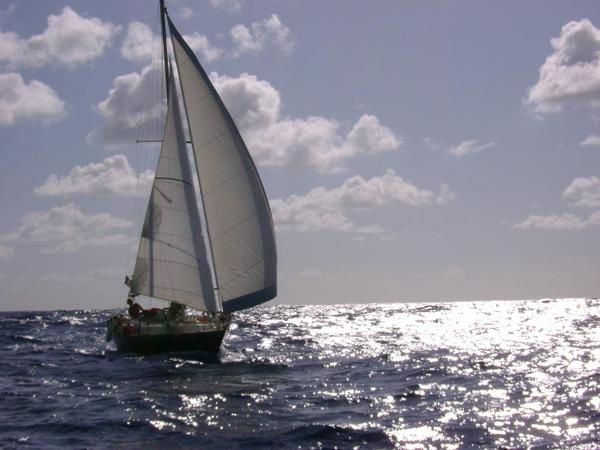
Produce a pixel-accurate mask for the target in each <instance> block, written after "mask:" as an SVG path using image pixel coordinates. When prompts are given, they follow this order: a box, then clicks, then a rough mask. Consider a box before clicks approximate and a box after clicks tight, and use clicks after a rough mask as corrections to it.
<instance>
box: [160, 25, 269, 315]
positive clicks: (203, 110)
mask: <svg viewBox="0 0 600 450" xmlns="http://www.w3.org/2000/svg"><path fill="white" fill-rule="evenodd" d="M169 28H170V30H171V38H172V42H173V48H174V52H175V58H176V61H177V68H178V70H179V79H180V83H181V91H182V93H183V100H184V104H185V108H186V113H187V118H188V125H189V129H190V137H191V140H192V147H193V150H194V156H195V162H196V169H197V171H198V178H199V180H200V193H201V195H202V199H203V203H204V210H205V217H206V222H207V230H208V238H209V241H210V246H211V250H212V257H213V263H214V270H215V274H216V281H217V288H218V290H219V294H220V299H221V301H222V304H223V310H224V311H225V312H229V311H236V310H240V309H244V308H248V307H251V306H254V305H257V304H259V303H262V302H265V301H267V300H270V299H272V298H273V297H275V295H276V293H277V281H276V280H277V274H276V270H277V255H276V249H275V233H274V228H273V220H272V217H271V211H270V208H269V204H268V201H267V197H266V195H265V192H264V189H263V186H262V183H261V181H260V178H259V176H258V173H257V171H256V168H255V166H254V163H253V161H252V158H251V157H250V154H249V153H248V150H247V148H246V145H245V144H244V141H243V140H242V137H241V136H240V133H239V131H238V129H237V127H236V126H235V124H234V122H233V120H232V119H231V116H230V115H229V112H228V111H227V109H226V108H225V106H224V105H223V102H222V101H221V99H220V97H219V95H218V94H217V91H216V90H215V88H214V86H213V85H212V83H211V82H210V80H209V78H208V76H207V75H206V72H205V71H204V69H203V68H202V67H201V66H200V63H199V62H198V60H197V59H196V57H195V55H194V53H193V52H192V50H191V49H190V47H189V46H188V45H187V44H186V42H185V41H184V40H183V38H182V37H181V35H180V34H179V32H178V31H177V30H176V28H175V27H174V26H173V23H172V22H171V21H170V20H169Z"/></svg>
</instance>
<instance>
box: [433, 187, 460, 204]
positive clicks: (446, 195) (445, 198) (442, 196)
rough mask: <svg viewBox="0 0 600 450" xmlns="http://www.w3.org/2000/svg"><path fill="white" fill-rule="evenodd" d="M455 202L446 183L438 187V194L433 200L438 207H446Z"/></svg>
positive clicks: (452, 193) (453, 195)
mask: <svg viewBox="0 0 600 450" xmlns="http://www.w3.org/2000/svg"><path fill="white" fill-rule="evenodd" d="M454 200H456V194H455V193H454V192H452V191H451V190H450V188H449V187H448V185H447V184H446V183H442V186H441V187H440V193H439V194H438V196H437V197H436V198H435V202H436V203H437V204H438V205H447V204H449V203H452V202H453V201H454Z"/></svg>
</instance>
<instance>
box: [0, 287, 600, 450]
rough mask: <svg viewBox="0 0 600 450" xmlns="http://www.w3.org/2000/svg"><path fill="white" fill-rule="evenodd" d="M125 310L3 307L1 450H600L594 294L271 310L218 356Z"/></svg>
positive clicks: (242, 320) (238, 328)
mask: <svg viewBox="0 0 600 450" xmlns="http://www.w3.org/2000/svg"><path fill="white" fill-rule="evenodd" d="M112 313H114V311H53V312H14V313H13V312H10V313H0V447H2V448H49V449H52V448H57V449H58V448H60V449H64V448H149V449H151V448H202V449H253V448H257V449H266V448H285V449H288V448H289V449H297V448H327V449H332V448H340V449H346V448H369V449H370V448H373V449H387V448H401V449H429V448H435V449H437V448H448V449H460V448H469V449H471V448H510V449H512V448H560V449H565V448H576V449H596V448H599V447H600V370H599V369H600V301H599V300H597V299H547V300H535V301H534V300H530V301H485V302H457V303H437V304H434V303H427V304H425V303H420V304H416V303H395V304H364V305H329V306H281V305H275V306H263V307H259V308H255V309H253V310H250V311H247V312H243V313H238V314H236V315H235V319H234V323H233V325H232V327H231V330H230V332H229V334H228V335H227V337H226V340H225V343H224V345H223V348H222V350H221V352H220V353H219V354H218V355H217V356H213V357H206V356H202V355H198V354H195V355H193V354H192V355H156V356H145V357H140V356H134V355H120V354H117V353H116V352H115V350H114V347H113V346H112V345H113V344H112V343H111V344H107V343H106V341H105V322H106V320H107V319H108V317H109V316H110V315H111V314H112Z"/></svg>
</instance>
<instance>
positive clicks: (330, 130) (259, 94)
mask: <svg viewBox="0 0 600 450" xmlns="http://www.w3.org/2000/svg"><path fill="white" fill-rule="evenodd" d="M211 78H212V80H213V83H214V84H215V87H216V89H217V90H218V91H219V93H220V94H221V96H222V98H223V101H224V102H225V104H226V105H227V107H228V108H229V110H230V112H231V113H232V115H233V117H234V118H235V120H236V123H237V124H238V126H239V127H240V130H241V132H242V134H243V135H244V138H245V140H246V142H247V144H248V147H249V148H250V150H251V152H252V154H253V156H254V158H255V159H256V161H257V163H258V164H261V165H265V166H286V165H299V166H306V167H311V168H314V169H316V170H318V171H320V172H335V171H339V170H341V169H343V168H344V167H343V166H342V164H343V162H345V161H346V160H348V159H351V158H354V157H357V156H361V155H372V154H376V153H381V152H387V151H392V150H396V149H397V148H399V147H400V145H401V144H402V140H401V138H399V137H397V136H396V135H395V134H394V133H393V132H392V131H391V130H390V129H389V128H387V127H385V126H383V125H381V124H380V122H379V120H378V119H377V117H375V116H372V115H368V114H365V115H363V116H362V117H360V118H359V120H358V121H357V122H356V123H355V124H354V125H353V127H352V128H351V130H350V131H349V132H348V133H346V134H345V135H344V134H343V133H341V130H340V128H341V126H340V124H339V123H338V122H337V121H335V120H333V119H327V118H324V117H319V116H309V117H307V118H304V119H301V118H299V119H297V118H289V117H283V116H282V113H281V98H280V94H279V92H278V91H277V90H276V89H275V88H274V87H273V86H272V85H271V84H269V83H268V82H267V81H264V80H258V79H257V78H256V76H254V75H248V74H242V75H240V76H239V77H237V78H231V77H227V76H220V75H218V74H215V73H212V74H211Z"/></svg>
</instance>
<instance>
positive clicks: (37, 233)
mask: <svg viewBox="0 0 600 450" xmlns="http://www.w3.org/2000/svg"><path fill="white" fill-rule="evenodd" d="M131 225H132V223H131V222H129V221H127V220H123V219H119V218H117V217H114V216H112V215H110V214H106V213H102V214H89V215H88V214H84V213H83V212H81V210H80V209H79V207H77V206H76V205H74V204H73V203H69V204H68V205H65V206H58V207H55V208H52V209H50V210H49V211H47V212H37V211H32V212H29V213H27V214H25V216H23V218H22V219H21V225H20V226H19V228H17V230H16V231H14V232H12V233H9V234H5V235H3V236H0V242H37V243H41V244H43V245H44V248H43V249H42V252H43V253H71V252H74V251H76V250H79V249H81V248H84V247H103V246H106V245H126V244H128V243H129V242H130V241H131V239H129V238H128V237H127V236H125V235H124V234H122V233H121V232H119V231H118V230H123V229H126V228H129V227H131Z"/></svg>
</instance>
